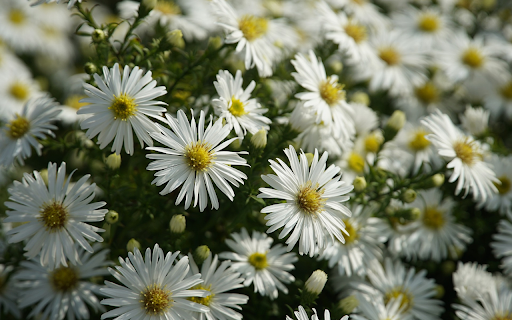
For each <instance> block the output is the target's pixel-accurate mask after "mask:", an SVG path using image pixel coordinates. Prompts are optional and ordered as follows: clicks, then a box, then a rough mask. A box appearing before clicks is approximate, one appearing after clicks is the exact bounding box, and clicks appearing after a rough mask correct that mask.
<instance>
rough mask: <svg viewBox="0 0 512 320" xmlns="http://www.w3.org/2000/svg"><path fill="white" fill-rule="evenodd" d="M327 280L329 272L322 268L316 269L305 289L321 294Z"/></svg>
mask: <svg viewBox="0 0 512 320" xmlns="http://www.w3.org/2000/svg"><path fill="white" fill-rule="evenodd" d="M326 282H327V274H326V273H325V272H323V271H322V270H316V271H314V272H313V273H312V274H311V276H310V277H309V279H308V280H307V281H306V285H305V289H306V290H307V291H309V292H311V293H313V294H316V295H319V294H320V293H321V292H322V290H323V289H324V286H325V283H326Z"/></svg>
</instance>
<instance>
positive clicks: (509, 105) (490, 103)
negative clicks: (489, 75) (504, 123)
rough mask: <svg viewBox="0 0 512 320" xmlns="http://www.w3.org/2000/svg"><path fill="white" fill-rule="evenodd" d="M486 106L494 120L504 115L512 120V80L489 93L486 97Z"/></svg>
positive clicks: (495, 87)
mask: <svg viewBox="0 0 512 320" xmlns="http://www.w3.org/2000/svg"><path fill="white" fill-rule="evenodd" d="M484 106H485V107H486V108H487V109H489V111H490V112H491V116H492V117H493V118H494V119H497V118H499V116H501V115H502V114H505V116H506V117H507V118H508V119H512V80H509V81H508V82H506V83H505V84H504V85H501V86H494V87H493V88H492V89H491V90H490V91H487V92H486V94H485V96H484Z"/></svg>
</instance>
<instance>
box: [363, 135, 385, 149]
mask: <svg viewBox="0 0 512 320" xmlns="http://www.w3.org/2000/svg"><path fill="white" fill-rule="evenodd" d="M381 143H382V139H381V137H380V136H378V135H376V134H371V135H369V136H368V137H366V139H364V148H365V150H366V152H373V153H377V151H379V148H380V145H381Z"/></svg>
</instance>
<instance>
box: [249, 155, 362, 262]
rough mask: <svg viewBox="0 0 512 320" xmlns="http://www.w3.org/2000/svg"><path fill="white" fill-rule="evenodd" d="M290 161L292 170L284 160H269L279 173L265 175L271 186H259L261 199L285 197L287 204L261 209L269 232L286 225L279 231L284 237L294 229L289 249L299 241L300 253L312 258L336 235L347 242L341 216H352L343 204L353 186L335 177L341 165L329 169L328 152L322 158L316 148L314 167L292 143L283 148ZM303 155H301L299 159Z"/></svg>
mask: <svg viewBox="0 0 512 320" xmlns="http://www.w3.org/2000/svg"><path fill="white" fill-rule="evenodd" d="M284 153H285V154H286V156H287V157H288V160H289V161H290V165H291V169H290V167H288V165H286V164H285V163H284V162H283V161H282V160H281V159H279V158H278V159H277V161H278V162H279V163H277V162H275V161H273V160H269V162H270V167H271V168H272V170H274V172H275V173H276V174H277V175H273V174H269V175H262V176H261V178H262V179H263V181H265V182H266V183H268V184H269V185H270V186H271V187H272V189H271V188H260V189H259V190H260V192H261V193H260V194H259V195H258V197H259V198H277V199H281V200H286V202H284V203H278V204H273V205H270V206H267V207H265V208H263V209H262V210H261V212H262V213H268V215H267V216H266V217H265V219H266V220H268V221H267V226H269V227H270V228H269V229H268V230H267V233H271V232H274V231H276V230H277V229H279V228H281V227H283V230H282V231H281V233H280V234H279V238H280V239H282V238H284V237H285V236H286V235H288V234H289V233H290V232H291V235H290V237H289V238H288V239H287V240H286V243H287V244H288V251H291V250H292V249H293V247H295V245H296V244H297V242H299V253H300V254H301V255H302V254H309V256H310V257H312V256H313V255H315V254H316V253H318V252H319V251H321V250H323V249H325V247H326V246H327V244H329V243H332V242H334V241H335V238H336V239H337V240H338V241H341V242H342V243H345V239H344V237H343V234H342V232H343V233H345V234H346V235H348V232H347V231H346V230H345V225H344V223H343V220H342V217H343V215H346V216H348V217H350V216H351V214H352V213H351V212H350V210H349V209H348V208H347V207H345V206H344V205H342V204H341V202H344V201H347V200H348V199H349V197H348V196H346V194H347V193H349V192H350V191H351V190H352V189H353V188H354V187H353V186H352V185H348V186H347V185H345V182H343V181H340V178H341V176H337V177H335V175H336V174H337V173H338V172H339V171H340V168H339V167H337V166H335V165H331V166H329V167H328V168H327V169H326V168H325V167H326V162H327V152H324V153H323V155H322V157H321V158H320V159H319V156H318V151H317V150H315V154H314V157H313V160H312V162H311V166H310V167H309V166H308V160H307V158H306V155H305V154H304V152H301V154H300V156H297V152H296V151H295V149H294V148H293V147H292V146H290V147H289V148H288V149H284ZM299 157H300V158H299Z"/></svg>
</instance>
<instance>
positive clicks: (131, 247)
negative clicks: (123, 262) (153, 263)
mask: <svg viewBox="0 0 512 320" xmlns="http://www.w3.org/2000/svg"><path fill="white" fill-rule="evenodd" d="M135 248H137V249H139V250H140V242H139V241H137V240H135V239H134V238H131V239H130V241H128V243H127V244H126V250H128V251H129V252H133V251H134V250H135Z"/></svg>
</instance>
